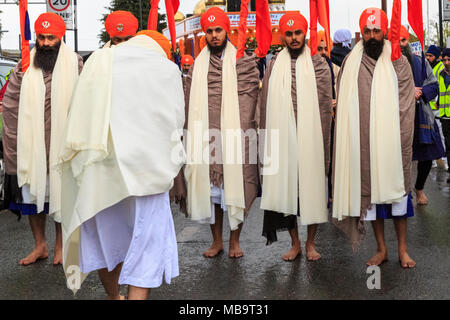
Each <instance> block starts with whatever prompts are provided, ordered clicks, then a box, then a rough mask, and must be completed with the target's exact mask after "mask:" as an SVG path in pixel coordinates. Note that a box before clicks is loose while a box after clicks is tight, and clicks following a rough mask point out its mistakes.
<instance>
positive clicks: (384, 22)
mask: <svg viewBox="0 0 450 320" xmlns="http://www.w3.org/2000/svg"><path fill="white" fill-rule="evenodd" d="M388 25H389V20H388V17H387V15H386V13H385V12H384V11H383V10H381V9H379V8H367V9H366V10H364V11H363V13H362V14H361V17H360V18H359V28H360V29H361V33H363V30H364V28H365V27H376V28H377V29H381V31H383V33H384V34H386V32H387V29H388Z"/></svg>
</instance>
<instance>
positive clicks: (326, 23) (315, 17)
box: [309, 0, 332, 56]
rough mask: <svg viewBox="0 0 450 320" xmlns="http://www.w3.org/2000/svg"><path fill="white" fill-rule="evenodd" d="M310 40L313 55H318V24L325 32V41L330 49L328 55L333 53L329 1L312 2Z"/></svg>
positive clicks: (311, 0)
mask: <svg viewBox="0 0 450 320" xmlns="http://www.w3.org/2000/svg"><path fill="white" fill-rule="evenodd" d="M309 10H310V31H311V34H310V38H309V44H310V48H311V55H312V56H314V55H316V54H317V45H318V43H317V22H319V23H320V25H321V26H322V27H323V28H324V30H325V39H326V43H327V48H328V54H330V52H331V47H332V46H331V36H330V5H329V2H328V0H310V1H309Z"/></svg>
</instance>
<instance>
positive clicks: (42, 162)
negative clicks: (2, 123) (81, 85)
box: [17, 41, 78, 222]
mask: <svg viewBox="0 0 450 320" xmlns="http://www.w3.org/2000/svg"><path fill="white" fill-rule="evenodd" d="M35 55H36V48H34V49H33V50H32V51H31V56H30V61H32V62H33V61H34V57H35ZM77 79H78V57H77V55H76V54H75V52H74V51H73V50H72V49H70V48H69V47H67V46H66V45H65V43H64V41H61V46H60V48H59V53H58V57H57V59H56V64H55V67H54V69H53V72H52V82H51V134H50V152H49V162H50V163H49V164H47V156H46V154H47V153H46V149H45V124H44V122H45V119H44V112H45V90H46V87H45V83H44V76H43V73H42V70H41V69H39V68H36V67H35V66H34V63H31V65H30V67H29V68H28V70H27V71H26V72H25V75H24V77H23V82H22V87H21V90H20V101H19V115H18V129H17V178H18V182H19V187H22V186H23V185H26V184H27V185H29V187H30V199H31V202H32V203H34V204H36V205H37V210H38V212H42V211H43V210H44V203H45V191H46V184H47V167H48V170H49V176H50V177H49V183H50V188H49V189H50V197H49V203H50V211H49V213H50V214H53V215H54V218H55V221H57V222H61V212H60V210H61V173H60V172H59V171H58V170H56V169H55V167H54V166H55V165H56V164H57V161H58V154H59V150H60V145H61V142H62V141H61V140H62V136H63V133H64V127H65V124H66V118H67V113H68V110H69V105H70V99H71V97H72V91H73V89H74V87H75V84H76V81H77Z"/></svg>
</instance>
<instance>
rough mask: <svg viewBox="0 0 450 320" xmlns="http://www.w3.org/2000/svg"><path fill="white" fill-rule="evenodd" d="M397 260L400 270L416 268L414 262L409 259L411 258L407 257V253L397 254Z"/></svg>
mask: <svg viewBox="0 0 450 320" xmlns="http://www.w3.org/2000/svg"><path fill="white" fill-rule="evenodd" d="M398 259H399V261H400V264H401V266H402V268H405V269H408V268H414V267H415V266H416V262H415V261H414V260H413V259H411V257H410V256H409V255H408V252H406V251H405V252H402V253H400V252H399V254H398Z"/></svg>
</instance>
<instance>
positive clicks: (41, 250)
mask: <svg viewBox="0 0 450 320" xmlns="http://www.w3.org/2000/svg"><path fill="white" fill-rule="evenodd" d="M47 258H48V249H47V245H43V246H39V247H36V248H34V250H33V251H32V252H31V253H30V254H29V255H28V256H27V257H26V258H23V259H22V260H20V262H19V264H20V265H22V266H28V265H30V264H33V263H35V262H36V261H38V260H41V259H47Z"/></svg>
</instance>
